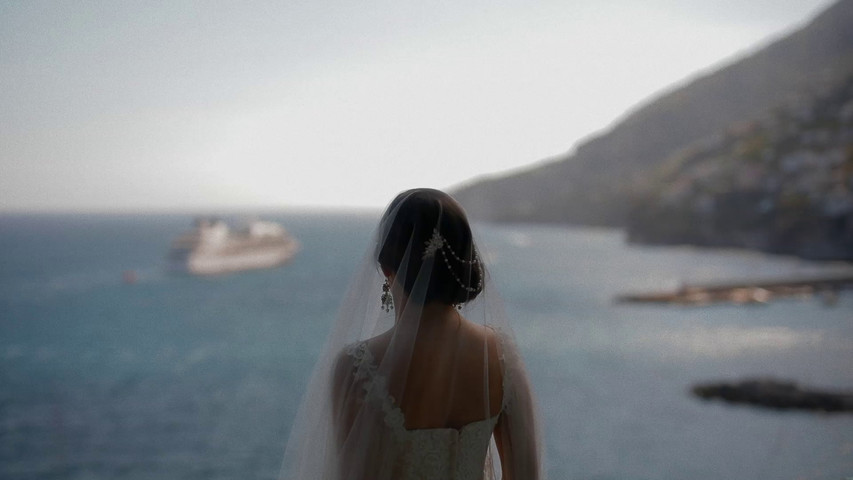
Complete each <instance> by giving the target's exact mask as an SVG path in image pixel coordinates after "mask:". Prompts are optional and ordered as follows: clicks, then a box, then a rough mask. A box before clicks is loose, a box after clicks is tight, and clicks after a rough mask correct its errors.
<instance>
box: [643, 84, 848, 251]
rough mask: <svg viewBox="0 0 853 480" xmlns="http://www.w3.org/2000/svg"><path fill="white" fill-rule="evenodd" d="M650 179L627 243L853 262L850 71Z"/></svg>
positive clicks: (680, 157) (690, 151)
mask: <svg viewBox="0 0 853 480" xmlns="http://www.w3.org/2000/svg"><path fill="white" fill-rule="evenodd" d="M646 181H647V183H646V184H645V185H644V186H643V188H642V190H643V191H644V192H646V193H644V194H643V195H642V196H641V197H640V198H638V199H636V200H635V201H634V202H633V203H632V205H633V209H632V211H631V214H630V215H629V217H630V220H629V221H628V222H627V227H628V238H629V240H630V241H634V242H644V243H649V242H652V243H690V244H698V245H713V246H738V247H747V248H755V249H760V250H765V251H770V252H775V253H787V254H795V255H799V256H802V257H806V258H815V259H830V258H831V259H846V260H853V75H851V76H849V77H847V79H846V80H845V81H843V82H841V83H840V84H838V85H837V86H836V87H835V88H832V89H829V90H828V91H825V92H821V94H819V95H816V96H813V97H804V98H796V99H792V100H790V101H789V102H788V103H786V104H785V105H782V106H780V107H778V108H777V109H774V110H773V111H771V112H769V113H768V114H766V115H764V116H762V117H761V118H758V119H756V120H753V121H748V122H741V123H738V124H734V125H732V126H730V127H729V128H728V129H727V130H726V131H725V132H721V134H719V135H717V136H714V137H710V138H707V139H705V140H703V141H701V142H696V143H694V144H693V145H690V146H689V147H687V148H684V149H682V150H681V151H679V152H677V153H676V154H674V155H672V156H670V157H669V158H668V159H667V160H666V161H665V162H663V164H661V165H660V166H659V167H658V168H657V169H656V170H655V171H654V172H653V173H651V174H650V175H648V176H647V178H646Z"/></svg>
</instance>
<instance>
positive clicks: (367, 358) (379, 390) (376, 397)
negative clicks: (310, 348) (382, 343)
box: [346, 341, 406, 434]
mask: <svg viewBox="0 0 853 480" xmlns="http://www.w3.org/2000/svg"><path fill="white" fill-rule="evenodd" d="M346 353H347V355H349V356H351V357H352V358H353V368H354V372H353V375H354V380H355V382H357V383H361V386H362V392H363V395H364V400H365V402H368V403H372V404H374V405H378V406H379V407H380V408H381V410H382V413H383V418H384V422H385V425H387V426H388V427H390V428H391V429H392V431H393V432H395V434H402V433H404V432H405V429H406V426H405V425H406V419H405V417H404V416H403V412H402V411H401V410H400V409H399V408H397V406H396V405H395V404H394V398H393V397H391V395H390V394H389V393H388V380H387V379H386V378H385V377H384V376H383V375H380V374H379V372H378V368H379V367H378V366H377V365H376V362H375V361H374V358H373V354H372V353H371V352H370V349H369V348H368V347H367V342H366V341H364V342H358V343H354V344H351V345H349V346H347V348H346Z"/></svg>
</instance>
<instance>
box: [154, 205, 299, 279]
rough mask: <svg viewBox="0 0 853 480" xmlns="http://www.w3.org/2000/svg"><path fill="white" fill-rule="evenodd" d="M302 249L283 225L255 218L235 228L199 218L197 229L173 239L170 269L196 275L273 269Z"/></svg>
mask: <svg viewBox="0 0 853 480" xmlns="http://www.w3.org/2000/svg"><path fill="white" fill-rule="evenodd" d="M298 250H299V242H297V241H296V240H295V239H294V238H293V237H292V236H290V234H288V233H287V231H286V230H285V229H284V228H283V227H282V226H281V225H279V224H277V223H273V222H263V221H254V222H251V223H250V224H249V225H248V226H247V227H246V228H245V229H241V230H231V229H230V228H229V227H228V225H227V224H226V223H225V222H223V221H222V220H209V219H198V220H196V222H195V228H193V229H192V230H191V231H189V232H187V233H185V234H183V235H181V236H180V237H178V238H177V239H175V240H174V242H172V248H171V250H170V251H169V269H170V270H172V271H175V272H183V273H189V274H192V275H215V274H221V273H229V272H238V271H242V270H254V269H260V268H272V267H275V266H278V265H281V264H283V263H285V262H287V261H288V260H290V258H291V257H293V255H294V254H296V252H297V251H298Z"/></svg>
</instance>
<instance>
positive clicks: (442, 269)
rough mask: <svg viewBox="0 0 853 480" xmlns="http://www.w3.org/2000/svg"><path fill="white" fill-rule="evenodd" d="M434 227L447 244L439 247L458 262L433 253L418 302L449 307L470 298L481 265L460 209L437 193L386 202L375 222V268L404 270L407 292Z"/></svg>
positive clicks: (422, 191)
mask: <svg viewBox="0 0 853 480" xmlns="http://www.w3.org/2000/svg"><path fill="white" fill-rule="evenodd" d="M435 228H438V231H439V234H440V235H441V236H442V237H443V238H444V240H445V241H446V242H447V244H446V245H447V246H446V247H445V249H446V248H447V247H449V248H450V249H452V251H453V252H455V254H456V255H458V256H459V258H460V259H462V260H463V261H456V259H454V258H453V257H452V256H451V255H450V254H449V253H446V252H441V251H439V252H436V253H435V258H434V260H433V264H432V271H431V272H430V276H429V285H428V286H427V289H426V293H425V296H424V299H423V303H424V304H426V303H430V302H434V301H438V302H441V303H445V304H448V305H452V304H459V303H464V302H467V301H470V300H473V299H474V297H476V296H477V295H478V294H479V293H480V292H481V291H482V289H483V278H482V277H483V266H482V264H481V262H480V257H479V255H478V254H477V251H476V248H475V246H474V239H473V237H472V235H471V227H470V225H468V218H467V217H466V216H465V211H464V210H463V209H462V206H461V205H459V203H457V202H456V200H454V199H453V197H451V196H450V195H448V194H446V193H444V192H442V191H439V190H433V189H427V188H419V189H414V190H408V191H405V192H403V193H401V194H399V195H397V197H396V198H395V199H394V200H393V201H392V202H391V204H390V205H389V206H388V209H387V210H386V211H385V214H384V215H383V216H382V221H381V222H380V239H379V241H380V244H379V245H377V252H376V259H377V261H378V262H379V265H380V266H381V267H382V268H383V269H385V270H388V271H392V272H394V273H398V272H401V271H403V272H409V274H407V275H406V274H404V279H403V285H402V286H403V290H404V291H405V292H406V294H410V293H411V291H412V288H413V287H414V284H415V280H416V278H415V277H416V276H417V275H415V274H414V272H419V271H420V270H421V268H422V266H423V262H424V259H423V252H424V249H425V247H426V243H427V242H428V241H429V240H430V238H431V237H432V235H433V229H435ZM443 255H447V256H448V262H445V259H444V258H443ZM404 261H405V262H406V264H405V265H404V264H403V262H404Z"/></svg>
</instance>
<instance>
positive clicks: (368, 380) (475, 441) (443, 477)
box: [346, 342, 511, 480]
mask: <svg viewBox="0 0 853 480" xmlns="http://www.w3.org/2000/svg"><path fill="white" fill-rule="evenodd" d="M502 343H503V342H502ZM346 353H347V355H349V356H351V357H352V361H353V367H354V375H355V378H354V381H355V382H356V383H359V384H361V386H362V388H363V389H364V401H365V403H367V404H372V406H373V407H374V408H375V409H376V411H377V413H378V414H379V415H380V416H381V417H382V421H383V423H384V428H383V429H382V433H381V436H382V438H377V439H374V440H373V442H375V444H376V445H381V447H379V448H381V449H382V450H383V452H384V454H383V457H384V458H388V456H393V457H394V458H395V459H396V461H395V462H394V463H395V465H394V466H393V475H392V478H396V479H399V480H415V479H423V480H433V479H435V480H439V479H440V480H448V479H452V480H479V479H482V478H484V468H485V469H486V470H487V471H488V467H487V465H486V457H487V453H488V451H489V444H490V440H491V438H492V432H493V431H494V429H495V425H496V424H497V422H498V420H499V418H500V416H501V414H502V413H503V411H504V409H506V407H507V403H508V399H509V398H511V395H508V394H507V392H508V391H509V390H510V386H509V378H508V377H509V375H508V372H507V371H506V369H505V368H504V375H503V385H504V390H503V391H504V399H503V402H502V406H501V411H500V412H499V413H498V414H497V415H495V416H493V417H491V418H486V419H484V420H480V421H476V422H472V423H469V424H467V425H464V426H463V427H461V428H459V429H456V428H427V429H413V430H409V429H406V427H405V418H404V416H403V412H402V411H401V410H400V408H399V407H398V406H397V405H396V404H395V403H394V399H393V397H391V396H390V395H389V394H388V388H387V379H385V378H384V377H383V376H382V375H380V374H378V373H377V367H376V364H375V362H374V359H373V356H372V354H371V353H370V350H369V349H368V348H367V343H366V342H361V343H358V344H354V345H351V346H350V347H348V348H347V349H346ZM505 362H506V359H505V358H504V355H501V363H502V365H503V364H504V363H505Z"/></svg>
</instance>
